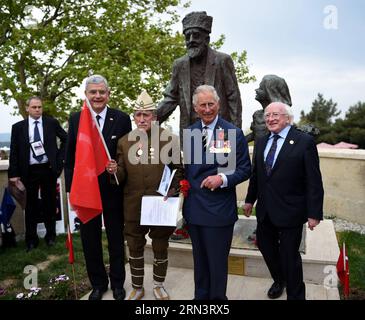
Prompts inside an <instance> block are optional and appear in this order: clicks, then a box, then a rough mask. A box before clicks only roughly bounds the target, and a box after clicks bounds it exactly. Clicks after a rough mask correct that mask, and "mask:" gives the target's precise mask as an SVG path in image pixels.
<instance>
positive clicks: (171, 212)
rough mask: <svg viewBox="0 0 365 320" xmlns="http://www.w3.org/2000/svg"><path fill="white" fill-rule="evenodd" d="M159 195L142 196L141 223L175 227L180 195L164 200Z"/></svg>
mask: <svg viewBox="0 0 365 320" xmlns="http://www.w3.org/2000/svg"><path fill="white" fill-rule="evenodd" d="M163 198H164V197H160V196H143V197H142V208H141V222H140V224H141V225H145V226H173V227H176V222H177V218H178V213H179V210H180V200H181V199H180V197H170V198H168V199H167V200H166V201H164V199H163Z"/></svg>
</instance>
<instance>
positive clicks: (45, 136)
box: [42, 117, 49, 146]
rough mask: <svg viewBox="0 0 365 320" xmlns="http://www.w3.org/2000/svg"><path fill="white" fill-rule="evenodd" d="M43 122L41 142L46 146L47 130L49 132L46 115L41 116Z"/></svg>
mask: <svg viewBox="0 0 365 320" xmlns="http://www.w3.org/2000/svg"><path fill="white" fill-rule="evenodd" d="M42 122H43V144H44V145H45V146H46V144H47V142H48V136H49V135H48V132H49V122H48V121H47V118H46V117H43V118H42Z"/></svg>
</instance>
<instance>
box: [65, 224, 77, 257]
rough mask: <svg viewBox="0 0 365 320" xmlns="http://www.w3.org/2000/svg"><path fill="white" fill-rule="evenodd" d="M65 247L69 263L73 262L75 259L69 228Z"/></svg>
mask: <svg viewBox="0 0 365 320" xmlns="http://www.w3.org/2000/svg"><path fill="white" fill-rule="evenodd" d="M66 248H67V249H68V262H69V263H70V264H73V263H74V261H75V257H74V247H73V243H72V233H71V231H70V228H68V231H67V238H66Z"/></svg>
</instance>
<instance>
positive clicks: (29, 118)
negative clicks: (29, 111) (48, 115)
mask: <svg viewBox="0 0 365 320" xmlns="http://www.w3.org/2000/svg"><path fill="white" fill-rule="evenodd" d="M35 121H38V123H39V124H40V125H42V116H40V117H39V118H38V119H34V118H32V117H30V116H29V117H28V123H29V127H31V126H33V125H34V122H35Z"/></svg>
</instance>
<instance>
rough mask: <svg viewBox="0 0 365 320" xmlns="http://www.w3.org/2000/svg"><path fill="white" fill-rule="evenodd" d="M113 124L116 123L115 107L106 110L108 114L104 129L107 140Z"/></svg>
mask: <svg viewBox="0 0 365 320" xmlns="http://www.w3.org/2000/svg"><path fill="white" fill-rule="evenodd" d="M113 125H114V111H113V109H110V108H108V109H107V111H106V116H105V121H104V126H103V131H102V133H103V137H104V140H105V141H107V139H108V138H109V135H110V132H111V130H112V128H113Z"/></svg>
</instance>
